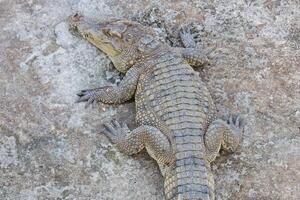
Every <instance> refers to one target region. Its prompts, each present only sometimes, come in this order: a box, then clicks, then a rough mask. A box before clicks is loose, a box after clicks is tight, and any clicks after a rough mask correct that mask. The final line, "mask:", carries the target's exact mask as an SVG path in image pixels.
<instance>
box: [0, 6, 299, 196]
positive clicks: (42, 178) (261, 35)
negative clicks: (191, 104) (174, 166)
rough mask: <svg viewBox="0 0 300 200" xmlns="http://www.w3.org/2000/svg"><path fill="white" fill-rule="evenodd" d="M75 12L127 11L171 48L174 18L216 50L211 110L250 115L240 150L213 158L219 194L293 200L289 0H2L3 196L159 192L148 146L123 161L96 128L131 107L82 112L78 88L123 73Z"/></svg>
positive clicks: (112, 80)
mask: <svg viewBox="0 0 300 200" xmlns="http://www.w3.org/2000/svg"><path fill="white" fill-rule="evenodd" d="M76 11H80V12H81V13H82V14H84V15H87V16H89V17H94V18H98V19H108V18H130V19H135V20H137V21H139V22H141V23H143V24H145V25H148V26H152V27H153V28H155V30H156V31H157V34H158V37H159V38H160V39H161V40H165V41H166V42H168V43H170V45H173V46H179V45H180V43H179V40H178V30H179V28H180V25H181V24H186V23H190V22H194V23H195V25H196V26H197V27H198V29H199V30H200V33H201V36H202V41H201V44H199V48H200V47H201V48H204V49H206V48H209V47H211V46H215V49H214V50H213V51H212V52H211V53H210V57H211V60H212V63H211V66H208V67H206V68H205V69H203V70H201V71H200V72H201V73H200V74H201V75H202V76H203V77H204V80H205V81H206V82H207V84H208V86H209V88H210V89H211V92H212V95H213V97H214V99H215V101H216V103H217V107H218V109H219V112H220V115H226V114H228V113H230V112H233V113H236V112H238V113H241V114H242V115H243V116H244V118H245V119H246V121H247V124H246V128H245V137H244V141H243V143H242V145H241V148H240V149H239V150H238V151H237V152H236V153H235V154H232V155H229V156H228V155H223V154H222V155H221V156H220V157H219V159H218V160H217V161H216V162H215V163H214V164H213V166H212V167H213V171H214V174H215V182H216V196H217V199H233V200H234V199H245V200H247V199H266V200H267V199H282V200H286V199H287V200H293V199H300V162H299V160H300V64H299V60H300V20H299V19H300V2H299V1H298V0H220V1H209V0H201V1H200V0H199V1H163V0H154V1H137V0H130V1H117V0H52V1H46V0H27V1H23V0H14V1H12V0H0V27H1V28H0V97H1V98H0V199H5V200H6V199H9V200H15V199H22V200H31V199H78V200H81V199H101V200H111V199H113V200H118V199H122V200H123V199H124V200H125V199H128V200H129V199H130V200H133V199H147V200H155V199H163V187H162V184H163V183H162V181H163V179H162V177H161V175H160V173H159V171H158V168H157V166H156V164H155V162H154V161H153V160H152V159H150V157H149V156H148V155H147V154H146V153H142V154H140V155H137V156H134V157H128V156H125V155H123V154H121V153H119V152H118V151H117V150H116V148H115V147H114V146H112V145H111V144H110V143H109V141H108V140H107V138H105V137H104V136H103V135H102V134H101V124H102V122H103V121H105V120H109V119H110V118H112V117H116V118H118V119H120V120H125V121H126V122H127V123H129V124H130V126H134V122H133V121H134V120H133V119H134V104H133V103H132V102H129V103H127V104H125V105H121V106H106V105H101V104H99V105H98V106H97V108H94V109H92V108H89V109H84V105H83V104H75V103H74V101H75V100H76V95H75V94H76V92H78V91H79V90H81V89H84V88H92V87H96V86H99V85H114V84H117V82H118V81H119V80H120V76H119V74H118V73H117V72H116V71H115V70H114V69H113V67H112V66H111V64H110V61H109V60H108V59H107V57H106V56H105V55H104V54H103V53H101V52H100V51H98V50H97V49H96V48H94V47H93V46H91V45H90V44H88V43H87V42H86V41H84V40H82V39H81V38H77V37H75V36H73V35H71V34H70V33H69V31H68V26H67V23H66V18H67V17H68V16H69V15H71V14H74V13H75V12H76Z"/></svg>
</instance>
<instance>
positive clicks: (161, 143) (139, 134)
mask: <svg viewBox="0 0 300 200" xmlns="http://www.w3.org/2000/svg"><path fill="white" fill-rule="evenodd" d="M104 128H105V129H104V134H105V135H106V136H107V137H108V138H109V139H110V140H111V142H112V143H115V144H116V145H117V147H118V148H119V150H120V151H122V152H123V153H126V154H127V155H132V154H136V153H138V152H140V151H141V150H142V149H143V148H146V149H147V152H148V153H149V155H150V156H151V157H152V158H154V159H155V160H156V161H157V162H158V163H160V164H169V163H170V162H172V161H173V160H174V158H173V154H172V150H171V145H170V142H169V140H168V138H167V137H166V136H165V135H164V134H163V133H162V132H161V131H160V130H158V129H157V128H155V127H153V126H147V125H142V126H140V127H138V128H136V129H134V130H132V131H130V129H129V128H128V127H127V125H126V124H122V125H120V124H119V123H118V122H117V121H112V122H110V123H106V124H104Z"/></svg>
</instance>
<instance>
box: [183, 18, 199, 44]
mask: <svg viewBox="0 0 300 200" xmlns="http://www.w3.org/2000/svg"><path fill="white" fill-rule="evenodd" d="M179 35H180V39H181V41H182V43H183V45H184V47H186V48H195V47H196V45H197V43H199V42H200V41H201V39H200V33H199V30H197V28H196V27H195V25H194V24H189V25H186V26H184V27H182V28H181V30H180V33H179Z"/></svg>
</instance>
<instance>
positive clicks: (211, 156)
mask: <svg viewBox="0 0 300 200" xmlns="http://www.w3.org/2000/svg"><path fill="white" fill-rule="evenodd" d="M243 126H244V125H243V121H242V119H241V118H240V117H239V116H234V117H229V119H228V120H227V121H224V120H221V119H217V120H215V121H213V122H212V123H211V124H210V126H209V128H208V130H207V132H206V134H205V136H204V142H205V147H206V152H207V160H208V161H209V162H212V161H214V160H215V158H216V157H217V155H218V154H219V151H220V149H221V147H222V148H223V149H224V150H226V151H230V152H233V151H235V149H236V148H237V147H238V146H239V144H240V142H241V139H242V133H243Z"/></svg>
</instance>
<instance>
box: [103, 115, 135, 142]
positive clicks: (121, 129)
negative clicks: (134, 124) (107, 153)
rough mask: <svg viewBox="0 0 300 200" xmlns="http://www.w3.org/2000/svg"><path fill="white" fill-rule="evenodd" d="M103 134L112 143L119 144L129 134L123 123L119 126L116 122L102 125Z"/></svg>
mask: <svg viewBox="0 0 300 200" xmlns="http://www.w3.org/2000/svg"><path fill="white" fill-rule="evenodd" d="M103 127H104V129H103V133H104V134H105V135H106V137H108V139H109V140H110V141H111V142H112V143H119V142H120V141H122V140H124V139H125V137H126V135H127V134H128V133H129V132H130V130H129V128H128V126H127V125H126V124H125V123H122V124H120V123H119V122H118V121H116V120H112V121H111V122H107V123H104V124H103Z"/></svg>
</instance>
